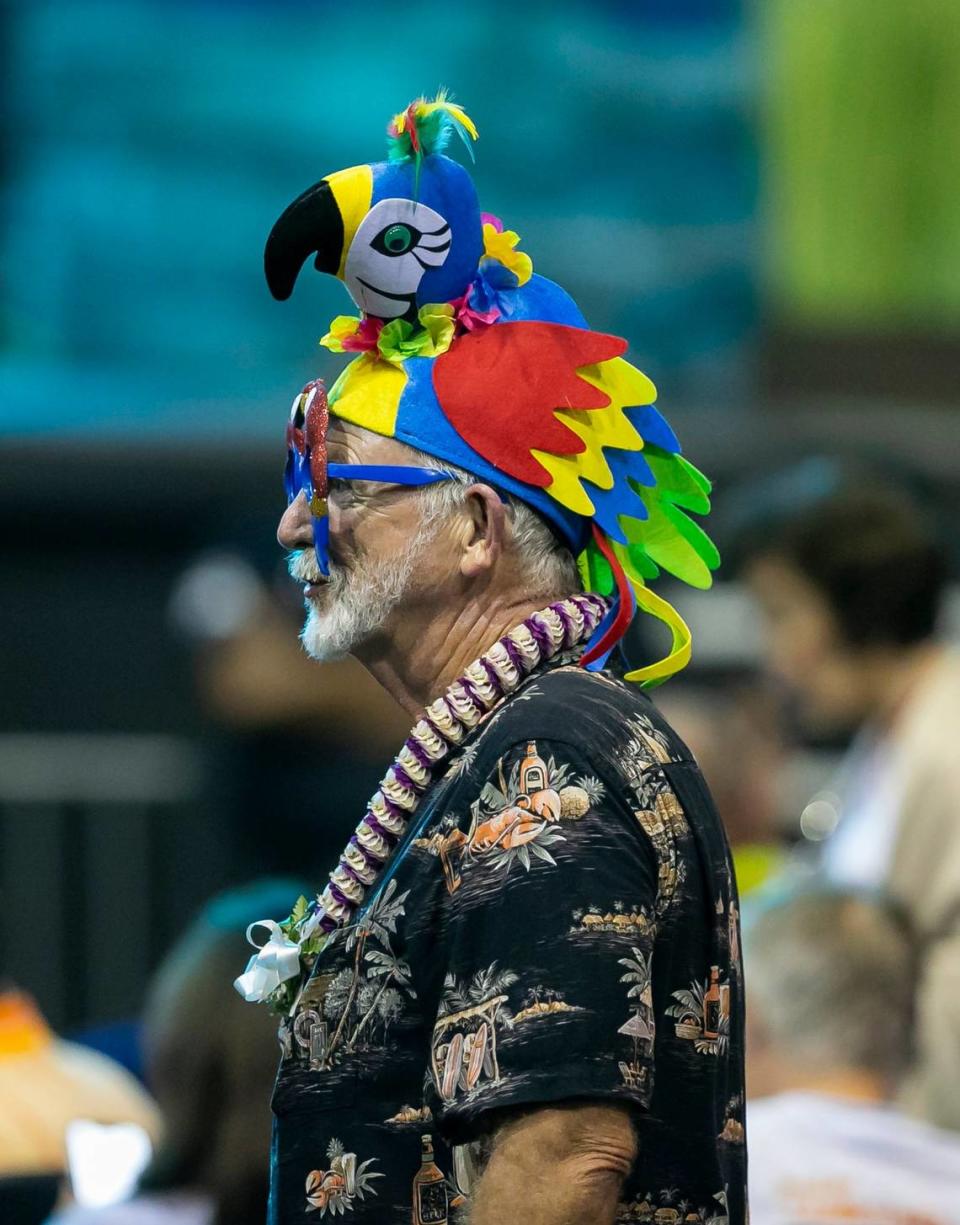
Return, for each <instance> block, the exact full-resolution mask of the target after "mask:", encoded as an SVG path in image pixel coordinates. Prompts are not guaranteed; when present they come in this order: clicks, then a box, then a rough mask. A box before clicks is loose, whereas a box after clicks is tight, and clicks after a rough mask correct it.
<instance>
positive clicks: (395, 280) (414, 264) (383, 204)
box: [343, 199, 451, 319]
mask: <svg viewBox="0 0 960 1225" xmlns="http://www.w3.org/2000/svg"><path fill="white" fill-rule="evenodd" d="M450 243H451V236H450V226H449V225H448V223H447V220H446V218H445V217H442V216H441V215H440V213H438V212H436V211H435V210H434V209H432V208H429V207H428V206H427V205H426V204H418V203H417V202H416V201H414V200H402V199H390V200H381V201H380V202H379V204H375V205H374V206H373V208H372V209H371V210H370V212H369V213H367V215H366V217H364V219H363V221H362V222H361V223H360V225H359V226H358V227H357V232H356V234H355V235H354V237H353V242H352V243H351V244H350V250H349V252H348V254H347V262H346V265H345V267H344V270H343V279H344V281H345V282H346V284H347V288H348V289H349V290H350V294H351V296H352V298H353V300H354V301H355V302H356V304H357V305H358V306H359V307H360V309H361V310H363V311H366V313H367V314H368V315H376V316H378V317H379V318H381V319H399V318H400V317H401V316H403V315H409V314H412V313H413V311H414V304H415V300H416V295H417V289H418V288H419V286H420V281H421V279H422V277H423V274H424V272H426V271H427V269H428V268H439V267H441V265H442V264H443V263H444V261H445V260H446V258H447V254H448V252H449V251H450Z"/></svg>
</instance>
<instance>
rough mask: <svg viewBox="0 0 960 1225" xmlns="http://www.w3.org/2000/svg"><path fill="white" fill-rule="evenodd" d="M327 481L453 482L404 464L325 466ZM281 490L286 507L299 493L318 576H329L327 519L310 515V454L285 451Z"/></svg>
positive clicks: (448, 474)
mask: <svg viewBox="0 0 960 1225" xmlns="http://www.w3.org/2000/svg"><path fill="white" fill-rule="evenodd" d="M327 477H328V479H330V480H335V481H380V482H382V483H383V484H385V485H409V486H414V487H416V486H420V485H436V484H437V483H438V482H440V481H455V480H456V479H457V478H456V477H455V476H454V474H453V473H452V472H445V471H443V470H442V469H437V468H417V467H415V466H414V465H412V464H411V465H407V464H331V463H328V464H327ZM283 487H284V490H285V491H286V495H287V505H288V506H290V505H291V504H292V503H293V502H294V501H295V500H296V498H298V497H299V496H300V494H301V493H303V494H305V495H306V499H307V504H308V505H309V506H310V508H311V514H312V515H313V547H314V552H315V553H316V557H317V565H318V566H319V568H320V573H321V574H323V575H327V574H329V573H330V516H329V515H328V514H326V513H324V514H322V515H317V514H314V513H313V477H312V476H311V475H310V452H309V449H308V448H306V447H304V449H303V452H302V453H301V452H300V451H298V450H297V449H296V447H290V448H289V449H288V451H287V463H286V466H285V468H284V471H283Z"/></svg>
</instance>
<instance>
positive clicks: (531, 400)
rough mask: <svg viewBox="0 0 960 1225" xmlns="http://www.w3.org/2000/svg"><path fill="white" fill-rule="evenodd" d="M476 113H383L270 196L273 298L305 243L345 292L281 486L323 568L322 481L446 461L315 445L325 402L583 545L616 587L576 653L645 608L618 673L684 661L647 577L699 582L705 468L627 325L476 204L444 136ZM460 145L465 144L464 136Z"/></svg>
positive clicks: (393, 473) (679, 632) (706, 553)
mask: <svg viewBox="0 0 960 1225" xmlns="http://www.w3.org/2000/svg"><path fill="white" fill-rule="evenodd" d="M455 134H456V135H458V136H459V137H461V138H462V140H463V143H464V145H465V146H466V148H467V149H468V150H470V148H471V144H472V142H473V141H475V140H476V139H477V130H476V127H475V126H474V124H473V122H472V120H471V119H470V117H469V116H468V115H467V114H466V112H465V111H464V110H463V109H462V108H461V107H460V106H458V105H456V104H455V103H454V102H452V101H450V100H449V98H448V97H447V96H446V95H445V94H443V93H440V94H439V95H438V96H437V97H436V98H435V99H433V100H427V99H424V98H420V99H418V100H416V101H415V102H412V103H411V104H410V105H409V106H408V107H407V108H406V110H404V111H401V112H400V114H398V115H396V116H395V117H394V118H393V120H392V121H391V122H390V124H389V126H388V128H387V139H388V159H387V160H386V161H382V162H375V163H372V164H365V165H360V166H353V167H351V168H349V169H346V170H339V171H337V172H336V173H333V174H329V175H327V176H326V177H325V178H322V179H321V180H320V181H319V182H318V183H316V184H314V186H312V187H310V188H308V189H307V190H306V191H305V192H303V194H302V195H300V196H299V197H298V198H297V199H296V200H294V202H293V203H292V204H290V205H289V207H288V208H287V209H286V210H285V211H284V212H283V214H282V215H281V216H280V218H279V220H278V221H277V222H276V224H275V225H274V227H273V229H272V231H271V233H270V236H269V238H268V240H267V245H266V251H265V254H264V265H265V271H266V277H267V283H268V285H269V288H270V291H271V292H272V294H273V295H274V297H276V298H278V299H286V298H288V297H289V296H290V294H291V293H292V292H293V287H294V284H295V282H296V279H297V276H298V274H299V272H300V270H301V268H302V267H303V265H304V263H305V262H306V260H307V259H308V258H309V257H310V256H315V260H314V265H315V267H316V268H317V269H318V270H319V271H321V272H326V273H329V274H331V275H333V276H336V277H338V278H339V279H340V280H341V281H343V282H344V284H345V285H346V287H347V289H348V291H349V293H350V295H351V297H352V298H353V301H354V302H355V304H356V306H357V307H358V308H359V312H360V313H359V314H358V315H355V316H348V315H341V316H338V317H337V318H336V319H334V320H333V322H332V323H331V325H330V328H329V331H328V332H327V334H326V335H325V336H324V337H323V338H322V340H321V341H320V343H321V344H322V345H324V346H325V347H326V348H328V349H330V350H332V351H334V352H337V353H353V354H355V356H354V357H353V360H352V361H351V362H350V363H349V365H347V366H346V367H345V369H344V370H343V372H342V373H341V374H340V376H339V378H338V379H337V380H336V382H335V384H334V385H333V387H332V388H331V389H330V393H329V397H328V396H327V394H326V393H325V391H324V388H323V384H322V383H321V382H320V381H319V380H316V381H314V382H312V383H310V384H308V385H307V387H306V388H305V389H304V391H303V392H301V393H300V395H298V396H297V398H296V400H295V401H294V404H293V408H292V410H291V416H290V420H289V422H288V426H287V444H288V458H287V470H286V487H287V496H288V498H289V499H291V500H292V499H293V498H294V497H296V496H297V495H298V494H299V493H300V492H301V491H303V492H305V494H306V496H307V499H308V501H309V503H310V508H311V511H312V514H313V517H314V538H315V542H316V550H317V560H318V564H319V565H320V567H321V570H322V571H323V572H324V573H327V572H328V553H327V545H328V532H329V526H328V520H327V503H326V498H327V492H328V482H329V481H330V480H331V479H347V480H349V479H355V480H383V481H389V482H395V483H400V484H409V485H421V484H427V483H430V482H434V481H442V480H447V479H451V476H452V474H449V473H445V472H443V471H442V470H435V469H432V468H431V469H428V468H417V467H412V466H411V467H407V466H390V467H387V466H377V467H373V466H370V465H355V464H349V465H338V464H330V463H328V461H327V449H326V431H327V425H328V421H329V415H330V414H333V415H334V416H335V417H338V418H340V419H341V420H343V421H347V422H352V423H353V424H355V425H358V426H362V427H364V428H366V429H368V430H371V431H372V432H373V433H376V434H381V435H385V436H386V437H389V438H396V439H398V440H399V441H400V442H404V443H407V444H408V445H409V446H411V447H415V448H417V449H418V450H420V451H423V452H426V453H427V454H429V455H431V456H433V457H435V458H436V459H437V460H439V461H440V462H441V463H443V462H446V463H450V464H454V465H457V466H458V467H459V468H463V469H466V470H467V471H468V472H469V473H471V474H472V475H474V476H476V477H477V478H478V479H480V480H482V481H484V482H487V483H489V484H490V485H492V486H493V487H494V488H496V489H497V490H498V491H499V492H501V493H502V494H510V495H513V496H515V497H517V498H519V499H521V500H522V501H523V502H525V503H527V504H528V505H529V506H531V507H532V508H533V509H534V510H536V511H537V512H539V513H540V514H541V515H542V516H543V518H544V519H546V520H547V521H548V522H549V523H550V524H551V526H552V527H553V529H554V531H555V532H556V533H557V534H558V536H559V537H560V538H561V539H562V540H563V541H564V542H565V543H566V544H567V546H568V547H569V548H570V549H571V551H572V552H573V554H574V556H575V557H576V558H577V561H578V566H579V569H580V574H581V579H582V581H583V584H584V589H585V590H587V591H592V592H596V593H598V594H601V595H605V596H609V597H611V606H610V611H609V612H608V614H607V616H606V618H605V619H604V621H603V623H602V624H601V625H600V627H599V628H598V630H597V632H596V634H595V635H594V638H593V639H592V640H591V642H590V643H588V645H587V649H586V651H585V652H584V655H583V656H582V658H581V663H582V664H583V665H584V666H585V667H590V668H597V667H601V666H602V665H603V664H604V663H605V662H606V659H607V657H608V656H609V654H610V652H611V651H612V650H613V648H614V647H615V646H616V645H617V644H618V642H619V641H620V639H621V638H622V637H623V635H624V633H625V632H626V630H627V628H628V627H629V625H630V621H631V619H632V617H633V614H634V612H635V611H636V610H637V609H638V608H639V609H641V610H642V611H644V612H647V613H649V614H651V615H652V616H654V617H656V618H658V619H659V620H661V621H663V622H665V623H666V625H667V626H668V627H669V629H670V631H671V636H672V644H671V648H670V651H669V653H668V654H667V656H666V657H665V658H664V659H661V660H660V661H658V662H657V663H654V664H651V665H648V666H646V667H641V668H636V669H634V670H633V671H630V672H627V673H626V677H627V679H629V680H633V681H637V682H639V683H641V684H643V685H646V686H651V685H656V684H659V683H660V682H662V681H663V680H666V679H667V678H668V677H669V676H670V675H672V674H673V673H675V672H677V671H679V669H680V668H682V667H684V666H685V664H686V663H687V661H688V660H689V658H690V632H689V630H688V628H687V626H686V624H685V623H684V621H683V619H682V618H681V617H680V615H679V614H678V613H677V611H676V610H675V609H674V608H673V607H672V605H671V604H669V603H668V602H667V601H666V600H665V599H664V598H663V597H662V596H659V595H657V594H656V593H654V592H653V591H652V590H651V589H650V587H649V583H650V582H651V581H653V580H655V579H656V578H658V577H659V576H660V574H661V572H666V573H667V574H668V575H671V576H673V577H674V578H676V579H679V580H681V581H683V582H685V583H688V584H690V585H692V586H694V587H699V588H706V587H709V586H710V583H711V580H712V575H711V571H712V570H714V569H715V568H716V567H717V565H718V564H719V560H720V559H719V554H718V553H717V550H716V548H715V547H714V545H713V543H712V541H711V540H710V538H709V537H708V536H707V535H706V533H705V532H704V531H703V529H702V528H701V527H700V526H699V525H698V524H697V523H695V522H694V520H693V519H692V518H690V515H689V513H688V512H692V513H694V514H698V515H704V514H706V513H708V512H709V510H710V500H709V494H710V482H709V481H708V480H707V479H706V477H704V476H703V474H702V473H701V472H699V471H698V470H697V469H696V468H695V467H694V466H693V465H692V464H691V463H690V462H689V461H688V460H686V459H685V458H684V457H683V456H682V455H681V454H680V445H679V443H678V441H677V438H676V436H675V434H674V433H673V431H672V430H671V428H670V426H669V425H668V424H667V422H666V421H665V420H664V418H663V417H662V416H661V414H660V412H659V411H658V410H657V409H656V408H655V407H654V401H655V399H656V389H655V387H654V386H653V383H652V382H651V381H650V379H648V378H647V376H646V375H645V374H642V373H641V372H640V371H639V370H638V369H636V367H634V366H632V365H631V364H630V363H629V362H628V361H626V360H625V358H624V356H623V355H624V353H625V352H626V349H627V342H626V341H625V340H623V339H621V338H620V337H618V336H611V335H607V334H605V333H603V332H594V331H591V330H590V328H589V327H588V326H587V323H586V321H585V319H584V318H583V316H582V314H581V313H580V311H579V309H578V308H577V306H576V304H575V303H574V301H573V299H572V298H571V297H570V296H569V294H567V293H566V292H565V291H564V290H563V289H561V288H560V287H559V286H558V285H556V284H554V283H553V282H552V281H549V280H547V279H546V277H543V276H540V275H538V274H536V273H534V272H533V264H532V261H531V259H530V257H529V256H528V255H527V254H525V253H524V252H522V251H520V250H519V249H518V244H519V238H518V236H517V234H515V233H514V232H513V231H511V230H507V229H504V227H503V225H502V224H501V222H500V221H499V219H498V218H496V217H494V216H492V215H490V214H487V213H483V212H481V211H480V206H479V203H478V201H477V194H476V190H475V188H474V185H473V182H472V180H471V178H470V175H469V174H468V172H467V170H466V169H465V168H464V167H463V166H462V165H461V164H460V163H459V162H457V161H455V160H453V159H452V158H450V157H448V156H447V155H446V153H445V152H444V150H445V149H446V148H447V146H448V143H449V141H450V138H451V136H453V135H455ZM471 156H472V153H471Z"/></svg>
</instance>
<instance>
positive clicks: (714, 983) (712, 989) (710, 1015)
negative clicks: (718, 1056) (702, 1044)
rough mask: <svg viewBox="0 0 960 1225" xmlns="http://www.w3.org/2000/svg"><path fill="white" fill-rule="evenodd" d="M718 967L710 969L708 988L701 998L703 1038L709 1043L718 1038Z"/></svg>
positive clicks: (719, 1010) (719, 1011) (719, 1009)
mask: <svg viewBox="0 0 960 1225" xmlns="http://www.w3.org/2000/svg"><path fill="white" fill-rule="evenodd" d="M720 1013H721V1008H720V967H719V966H711V967H710V986H709V987H708V988H707V991H706V994H705V995H704V997H703V1036H704V1037H705V1038H706V1039H707V1040H708V1041H709V1042H715V1041H716V1040H717V1038H719V1037H720Z"/></svg>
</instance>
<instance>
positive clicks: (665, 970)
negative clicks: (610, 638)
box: [270, 664, 746, 1225]
mask: <svg viewBox="0 0 960 1225" xmlns="http://www.w3.org/2000/svg"><path fill="white" fill-rule="evenodd" d="M281 1043H282V1046H283V1052H284V1054H283V1059H282V1062H281V1066H280V1072H279V1076H278V1079H277V1085H276V1090H275V1094H274V1099H273V1110H274V1115H275V1119H274V1137H273V1162H272V1167H273V1168H272V1178H271V1212H270V1222H271V1225H292V1223H293V1222H302V1221H316V1220H318V1219H323V1218H325V1217H327V1216H331V1217H333V1216H336V1217H341V1216H342V1217H345V1218H349V1220H350V1221H351V1222H356V1223H357V1225H360V1223H361V1222H369V1221H376V1222H379V1223H381V1225H393V1223H396V1225H400V1223H401V1222H402V1223H403V1225H410V1223H412V1225H426V1223H427V1222H431V1223H433V1225H443V1223H445V1222H450V1223H451V1225H455V1223H456V1222H457V1221H458V1220H461V1221H462V1220H465V1216H466V1213H465V1211H464V1206H465V1205H467V1204H468V1203H469V1198H470V1194H471V1189H472V1188H473V1187H474V1185H475V1183H476V1180H477V1178H478V1176H479V1175H480V1173H481V1172H482V1167H483V1161H484V1158H485V1154H486V1153H487V1152H488V1151H489V1146H490V1135H491V1132H492V1128H493V1126H494V1125H495V1123H496V1122H497V1121H498V1120H502V1118H503V1112H505V1111H529V1110H531V1109H535V1108H536V1107H537V1106H539V1105H542V1104H547V1103H554V1102H565V1101H571V1100H581V1101H595V1102H611V1103H623V1104H625V1105H627V1106H629V1107H630V1108H631V1113H632V1115H633V1117H634V1120H635V1126H636V1130H637V1134H638V1140H639V1146H638V1156H637V1159H636V1161H635V1163H634V1166H633V1170H632V1172H631V1174H630V1176H629V1178H628V1180H627V1182H626V1184H625V1187H624V1191H623V1195H622V1199H621V1203H620V1205H619V1208H618V1214H617V1220H618V1221H644V1222H652V1223H653V1225H743V1222H744V1221H745V1219H746V1204H745V1198H746V1197H745V1188H744V1183H745V1165H746V1161H745V1147H744V1122H743V991H742V971H741V962H740V942H739V923H738V910H737V893H736V886H735V883H734V877H733V872H732V868H731V861H730V854H729V850H728V847H727V842H726V838H725V836H724V832H723V829H722V826H721V824H720V820H719V818H718V816H717V813H716V810H715V808H714V806H713V802H712V800H711V798H710V794H709V792H708V790H707V787H706V785H705V783H704V781H703V778H702V776H701V774H700V771H699V769H698V767H697V765H696V762H695V761H694V760H693V758H692V756H691V754H690V752H689V750H688V749H687V748H686V747H685V746H684V744H683V743H682V742H681V741H680V740H679V739H678V738H677V736H676V735H675V733H673V732H672V731H671V730H670V728H669V727H668V726H667V724H666V723H665V722H664V720H663V718H662V716H661V715H660V714H659V712H658V711H657V709H656V707H655V706H654V705H653V703H652V702H651V701H650V699H649V698H647V697H646V696H645V695H644V694H643V693H642V692H641V691H639V690H637V689H636V687H635V686H632V685H629V684H626V683H625V682H623V681H622V680H620V679H618V678H617V677H616V676H614V675H613V674H612V673H610V672H595V673H591V672H587V671H584V670H583V669H581V668H579V667H576V666H572V665H569V664H561V665H560V666H558V667H554V668H553V669H552V670H549V671H546V672H541V673H539V674H535V675H534V676H532V677H531V678H529V679H528V680H527V681H526V683H524V684H523V685H522V686H521V687H520V688H519V689H518V690H517V691H516V692H515V693H514V694H513V695H512V696H511V697H509V698H508V699H507V700H506V701H504V702H503V703H502V704H501V705H500V706H499V707H498V708H497V709H496V710H495V711H494V712H493V713H492V714H491V715H490V716H488V717H487V719H486V720H485V721H484V722H483V723H481V725H480V726H479V727H478V728H477V729H475V731H474V732H473V733H472V734H471V735H470V737H469V738H468V739H467V740H466V741H465V742H464V743H463V745H462V746H461V747H460V749H459V750H458V751H457V755H456V756H455V758H453V759H452V761H451V763H450V765H449V769H448V770H447V772H446V775H445V776H444V777H443V778H441V779H439V780H438V781H437V782H436V783H435V784H434V785H433V787H432V789H431V790H430V791H429V792H428V793H427V794H426V796H425V797H424V799H423V800H422V802H421V806H420V808H419V810H418V811H417V812H416V814H415V815H414V818H413V820H412V822H411V826H410V829H409V830H408V833H407V835H406V836H405V838H404V840H403V842H402V844H401V846H400V847H399V848H398V851H397V852H396V854H395V855H394V858H393V859H392V861H391V863H390V865H389V867H388V869H387V871H386V872H385V873H384V876H383V877H382V878H381V881H380V883H379V884H378V887H377V889H376V891H375V894H374V896H373V897H372V898H371V900H370V902H369V903H368V904H367V905H366V908H365V910H363V911H362V912H361V913H360V915H359V916H358V918H357V920H356V922H354V923H353V924H352V925H351V926H349V927H347V928H345V929H343V930H342V931H339V932H337V933H336V934H335V936H334V938H333V939H332V940H331V941H329V942H328V944H327V946H326V948H325V949H324V952H323V953H322V954H321V956H320V957H319V959H318V961H317V963H316V965H315V967H314V970H313V974H312V977H311V980H310V982H309V983H308V984H307V987H306V988H305V990H304V993H303V995H302V997H301V999H300V1001H299V1004H298V1006H297V1009H296V1011H295V1014H294V1016H293V1017H291V1018H287V1019H286V1020H285V1021H284V1023H283V1024H282V1025H281ZM523 1194H524V1189H523V1187H522V1186H518V1187H517V1191H516V1205H517V1210H518V1211H519V1212H520V1217H521V1219H522V1203H523Z"/></svg>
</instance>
